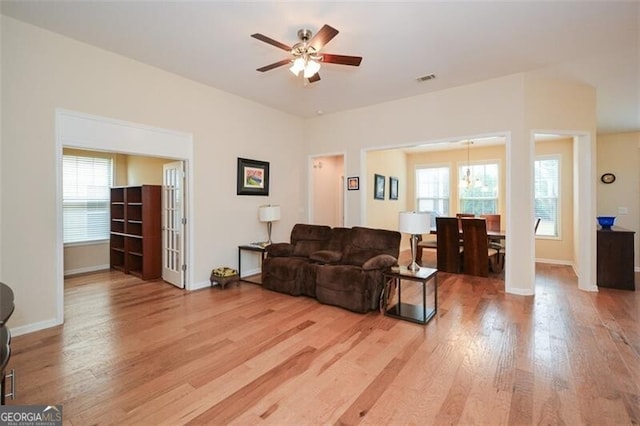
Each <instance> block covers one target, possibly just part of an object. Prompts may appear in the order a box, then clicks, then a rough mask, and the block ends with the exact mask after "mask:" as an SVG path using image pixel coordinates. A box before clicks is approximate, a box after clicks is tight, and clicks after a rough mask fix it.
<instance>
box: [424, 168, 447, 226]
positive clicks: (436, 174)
mask: <svg viewBox="0 0 640 426" xmlns="http://www.w3.org/2000/svg"><path fill="white" fill-rule="evenodd" d="M416 208H417V210H418V211H420V212H436V213H437V214H438V215H440V216H447V215H448V214H449V167H446V166H443V167H418V168H416ZM434 217H435V215H434ZM434 220H435V219H434Z"/></svg>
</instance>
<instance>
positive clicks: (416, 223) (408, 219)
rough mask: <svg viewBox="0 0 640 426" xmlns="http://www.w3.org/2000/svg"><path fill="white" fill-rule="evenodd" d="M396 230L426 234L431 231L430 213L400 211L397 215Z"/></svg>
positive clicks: (413, 233) (412, 233)
mask: <svg viewBox="0 0 640 426" xmlns="http://www.w3.org/2000/svg"><path fill="white" fill-rule="evenodd" d="M398 230H399V231H400V232H403V233H406V234H411V235H416V234H428V233H429V232H430V231H431V214H429V213H421V212H400V215H399V217H398Z"/></svg>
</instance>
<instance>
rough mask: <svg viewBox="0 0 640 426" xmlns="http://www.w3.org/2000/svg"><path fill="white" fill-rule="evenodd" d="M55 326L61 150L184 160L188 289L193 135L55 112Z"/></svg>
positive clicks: (59, 302)
mask: <svg viewBox="0 0 640 426" xmlns="http://www.w3.org/2000/svg"><path fill="white" fill-rule="evenodd" d="M55 114H56V116H55V119H56V177H57V181H56V189H57V190H56V192H57V194H56V200H57V204H58V205H57V208H56V210H57V215H56V216H57V220H56V222H57V226H56V228H57V229H56V236H57V237H56V246H57V251H56V270H57V273H56V323H57V324H62V323H63V322H64V267H63V262H64V256H63V226H62V222H63V218H62V149H63V147H70V148H77V149H84V150H94V151H106V152H115V153H123V154H130V155H138V156H149V157H164V158H169V159H173V160H179V161H183V162H184V164H185V165H186V170H187V172H186V179H185V185H184V191H183V193H184V198H185V199H186V200H187V205H186V208H185V217H186V219H187V220H186V221H187V225H186V232H185V236H184V239H185V241H186V243H185V253H186V262H185V265H186V270H187V271H186V273H185V281H186V285H185V287H186V288H187V289H190V288H191V285H192V282H193V277H192V271H193V267H192V266H193V265H192V262H193V259H192V256H189V253H192V249H193V241H191V238H189V236H190V235H193V229H192V225H191V223H192V221H191V220H189V218H190V216H191V214H192V211H193V199H192V198H193V197H190V196H189V188H191V187H192V185H193V176H192V174H191V173H189V168H190V167H189V166H190V164H193V136H192V135H191V134H186V133H181V132H177V131H173V130H167V129H161V128H156V127H150V126H146V125H141V124H138V123H131V122H126V121H121V120H114V119H110V118H105V117H99V116H93V115H88V114H83V113H79V112H75V111H68V110H63V109H57V110H56V113H55Z"/></svg>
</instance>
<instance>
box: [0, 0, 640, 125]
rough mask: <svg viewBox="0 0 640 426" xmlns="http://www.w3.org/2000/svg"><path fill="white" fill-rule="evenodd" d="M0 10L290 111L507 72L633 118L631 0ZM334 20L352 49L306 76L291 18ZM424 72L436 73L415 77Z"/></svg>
mask: <svg viewBox="0 0 640 426" xmlns="http://www.w3.org/2000/svg"><path fill="white" fill-rule="evenodd" d="M0 7H1V12H2V14H4V15H8V16H11V17H14V18H16V19H19V20H22V21H26V22H29V23H32V24H34V25H37V26H40V27H43V28H47V29H49V30H51V31H54V32H57V33H61V34H64V35H67V36H69V37H72V38H74V39H77V40H81V41H84V42H86V43H89V44H92V45H95V46H99V47H102V48H104V49H107V50H110V51H113V52H116V53H119V54H122V55H124V56H128V57H130V58H134V59H136V60H139V61H141V62H144V63H147V64H150V65H153V66H156V67H159V68H162V69H165V70H168V71H171V72H173V73H176V74H179V75H182V76H184V77H187V78H190V79H192V80H196V81H199V82H202V83H205V84H207V85H210V86H213V87H216V88H218V89H221V90H224V91H227V92H231V93H235V94H237V95H239V96H242V97H244V98H248V99H252V100H254V101H256V102H259V103H261V104H264V105H268V106H271V107H273V108H276V109H279V110H282V111H286V112H289V113H291V114H295V115H298V116H301V117H312V116H315V115H316V114H318V112H319V111H322V112H323V113H324V114H329V113H333V112H337V111H342V110H347V109H351V108H357V107H362V106H366V105H371V104H376V103H380V102H385V101H390V100H393V99H399V98H404V97H409V96H415V95H419V94H423V93H427V92H431V91H436V90H442V89H445V88H449V87H454V86H459V85H464V84H469V83H474V82H477V81H481V80H486V79H490V78H495V77H501V76H505V75H509V74H513V73H518V72H524V71H532V70H540V72H541V73H547V74H550V75H555V76H559V77H562V78H570V79H574V80H578V81H581V82H585V83H588V84H591V85H593V86H595V87H596V89H597V96H598V110H597V114H598V131H599V132H601V133H609V132H618V131H620V132H625V131H640V107H639V105H640V81H639V80H640V77H639V76H640V66H639V63H640V23H639V22H640V2H638V1H630V2H629V1H628V2H614V1H604V2H586V1H578V2H575V1H573V2H569V1H554V2H551V1H550V2H523V1H512V2H478V1H471V2H445V1H442V2H432V1H424V2H403V3H398V2H379V1H376V2H363V1H349V2H328V1H325V2H306V1H305V2H271V1H259V2H219V1H194V2H189V1H173V2H159V1H118V2H114V1H77V0H76V1H5V0H2V3H1V6H0ZM323 24H329V25H331V26H333V27H335V28H337V29H338V30H339V31H340V34H338V35H337V36H336V38H334V39H333V40H332V41H331V42H330V43H328V44H327V46H326V47H325V48H324V49H323V51H325V52H329V53H335V54H346V55H356V56H362V57H363V58H364V59H363V61H362V65H361V66H360V67H350V66H341V65H333V64H325V65H323V67H322V69H321V71H320V75H321V77H322V80H321V81H319V82H317V83H313V84H307V85H305V84H304V80H302V79H301V78H297V79H296V78H295V77H294V76H293V74H291V73H290V72H289V71H288V69H287V67H281V68H277V69H275V70H271V71H268V72H266V73H259V72H256V71H255V69H256V68H258V67H261V66H263V65H267V64H270V63H272V62H276V61H278V60H280V59H284V58H285V57H286V55H287V53H286V52H285V51H283V50H280V49H277V48H275V47H273V46H271V45H268V44H266V43H263V42H261V41H258V40H256V39H253V38H251V37H250V35H251V34H253V33H256V32H257V33H262V34H264V35H266V36H269V37H271V38H273V39H275V40H278V41H281V42H283V43H285V44H288V45H292V44H294V43H295V42H296V41H297V38H296V32H297V31H298V29H300V28H309V29H311V30H312V31H314V32H315V31H317V30H318V29H319V28H320V27H321V26H322V25H323ZM431 73H433V74H435V75H436V76H437V77H436V79H435V80H431V81H428V82H424V83H418V82H416V80H415V79H416V77H418V76H423V75H427V74H431Z"/></svg>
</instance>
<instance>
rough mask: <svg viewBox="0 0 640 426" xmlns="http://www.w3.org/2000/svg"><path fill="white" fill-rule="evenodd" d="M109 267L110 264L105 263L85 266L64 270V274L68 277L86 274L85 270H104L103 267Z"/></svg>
mask: <svg viewBox="0 0 640 426" xmlns="http://www.w3.org/2000/svg"><path fill="white" fill-rule="evenodd" d="M109 268H111V265H109V264H107V265H95V266H88V267H86V268H77V269H69V270H67V271H64V276H65V277H68V276H69V275H77V274H86V273H87V272H97V271H104V270H105V269H109Z"/></svg>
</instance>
